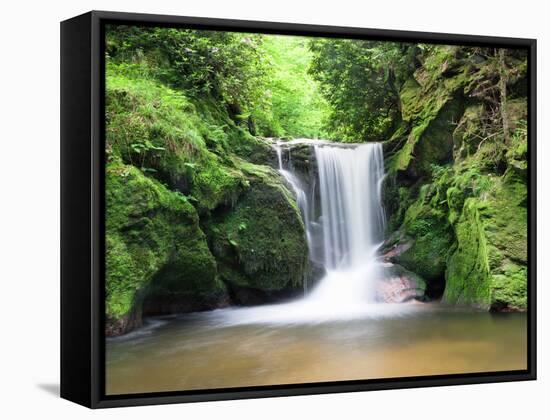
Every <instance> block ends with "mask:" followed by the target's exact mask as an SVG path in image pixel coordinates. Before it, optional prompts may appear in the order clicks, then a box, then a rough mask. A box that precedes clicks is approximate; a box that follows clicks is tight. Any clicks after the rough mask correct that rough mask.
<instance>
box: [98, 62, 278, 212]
mask: <svg viewBox="0 0 550 420" xmlns="http://www.w3.org/2000/svg"><path fill="white" fill-rule="evenodd" d="M107 74H108V77H107V91H106V96H107V151H108V153H109V154H110V155H112V156H120V157H121V158H122V159H123V161H124V162H125V163H126V164H130V165H133V166H136V167H139V168H141V169H142V171H144V172H146V173H147V174H149V175H150V176H153V177H155V178H157V179H159V180H160V181H162V182H164V183H166V184H167V185H168V186H169V187H170V188H171V189H175V190H178V191H180V192H182V193H183V194H185V195H188V196H190V197H191V198H193V199H194V201H193V203H194V204H195V205H196V206H197V207H198V208H199V210H200V211H210V210H212V209H214V208H216V207H218V206H220V205H227V204H229V203H231V202H233V201H235V199H236V197H237V196H238V195H239V194H240V193H241V192H242V191H243V186H244V184H246V178H245V177H244V175H243V174H242V173H241V172H240V171H239V170H238V169H236V168H235V167H234V166H233V165H232V161H231V157H230V156H231V155H233V154H237V155H242V156H244V157H246V158H248V159H251V160H254V159H258V160H261V159H262V158H264V157H265V156H267V154H268V149H269V146H268V145H267V144H265V143H263V142H261V141H260V140H258V139H256V138H254V137H252V136H251V135H250V134H249V133H247V132H246V131H245V130H243V129H242V128H241V127H238V126H236V125H235V123H234V122H233V121H232V120H231V119H230V118H229V117H228V114H227V111H225V110H222V109H220V108H219V105H216V104H215V103H214V102H213V101H212V100H210V99H208V98H203V99H202V100H200V101H198V100H196V99H193V100H191V99H189V98H188V97H187V96H185V94H184V93H182V92H181V91H176V90H174V89H172V88H169V87H167V86H165V85H163V84H161V83H159V82H158V81H157V80H154V79H148V78H146V77H143V75H136V74H133V73H132V71H129V70H128V68H127V66H121V65H115V64H113V63H109V64H108V66H107Z"/></svg>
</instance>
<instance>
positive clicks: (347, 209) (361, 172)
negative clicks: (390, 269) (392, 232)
mask: <svg viewBox="0 0 550 420" xmlns="http://www.w3.org/2000/svg"><path fill="white" fill-rule="evenodd" d="M315 156H316V159H317V165H318V168H319V186H320V196H321V219H322V225H323V245H324V265H325V268H326V270H327V275H326V277H325V278H324V279H323V280H322V281H321V283H320V284H319V286H318V287H317V288H316V289H315V290H314V291H313V293H311V295H310V296H309V297H308V298H307V299H309V300H318V301H322V302H324V303H325V304H326V305H339V306H342V308H341V309H342V310H345V307H347V306H350V305H351V306H357V305H363V304H365V303H369V302H372V301H373V300H374V284H375V281H376V280H377V279H379V278H380V275H381V273H380V270H381V266H380V264H379V263H378V262H377V261H376V251H377V249H378V246H379V244H380V242H381V241H382V239H383V232H384V223H385V218H384V210H383V207H382V197H381V183H382V180H383V177H384V158H383V154H382V146H381V145H380V144H377V143H374V144H362V145H358V146H356V147H353V148H343V147H335V146H319V145H317V146H315Z"/></svg>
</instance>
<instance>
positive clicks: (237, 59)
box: [106, 25, 267, 120]
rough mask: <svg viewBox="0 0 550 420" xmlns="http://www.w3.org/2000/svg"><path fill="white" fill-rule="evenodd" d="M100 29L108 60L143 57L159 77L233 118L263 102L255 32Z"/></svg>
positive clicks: (129, 60)
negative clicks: (208, 99) (211, 101)
mask: <svg viewBox="0 0 550 420" xmlns="http://www.w3.org/2000/svg"><path fill="white" fill-rule="evenodd" d="M106 33H107V54H108V56H109V57H111V58H112V59H114V60H116V61H118V62H126V63H132V62H134V63H135V62H138V63H139V62H143V61H145V62H147V63H148V64H149V67H150V68H151V70H152V73H153V74H154V76H155V77H156V78H158V79H159V80H161V81H163V82H165V83H168V84H170V85H172V86H174V87H177V88H179V89H183V90H185V92H187V94H188V95H190V96H192V97H194V98H199V97H202V96H203V95H209V96H211V97H213V98H215V99H216V100H218V101H220V102H221V103H222V104H223V105H225V106H227V107H228V109H229V110H230V112H232V116H233V117H234V118H235V119H242V120H244V119H245V116H246V114H247V113H249V112H250V111H251V110H254V109H257V108H261V107H263V106H265V102H264V95H263V91H262V87H263V79H264V77H265V76H266V72H267V65H266V62H265V57H264V56H263V55H262V54H261V51H260V46H261V43H262V36H261V35H257V34H241V33H235V32H223V31H199V30H190V29H187V30H186V29H171V28H153V27H151V28H149V27H138V26H124V25H116V26H109V27H108V28H107V31H106Z"/></svg>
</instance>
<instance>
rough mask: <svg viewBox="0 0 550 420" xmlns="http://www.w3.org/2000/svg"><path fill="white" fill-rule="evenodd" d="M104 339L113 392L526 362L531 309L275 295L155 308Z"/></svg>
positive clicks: (519, 366)
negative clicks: (255, 303) (357, 307)
mask: <svg viewBox="0 0 550 420" xmlns="http://www.w3.org/2000/svg"><path fill="white" fill-rule="evenodd" d="M390 308H392V309H390ZM379 309H382V310H379ZM288 311H290V312H288ZM285 313H286V314H287V315H288V314H290V316H285ZM273 314H281V316H273ZM106 346H107V347H106V393H107V394H108V395H113V394H126V393H144V392H159V391H179V390H196V389H206V388H227V387H241V386H256V385H273V384H295V383H307V382H324V381H342V380H356V379H373V378H392V377H406V376H419V375H439V374H455V373H474V372H494V371H510V370H523V369H526V368H527V316H526V315H525V314H520V313H499V314H491V313H487V312H472V311H471V310H459V309H451V308H446V307H442V306H439V305H436V304H402V305H399V309H395V307H393V306H387V305H381V306H380V307H378V309H377V308H373V309H372V310H370V311H364V312H357V313H354V316H353V317H349V318H345V317H344V318H342V317H340V318H339V317H326V318H323V317H318V318H315V317H301V316H299V314H298V315H297V314H293V313H292V307H291V306H289V305H286V306H285V305H273V306H269V307H259V308H243V309H221V310H216V311H211V312H203V313H194V314H188V315H182V316H177V317H167V318H166V317H165V318H149V319H147V320H146V321H145V325H144V327H143V328H141V329H139V330H137V331H134V332H132V333H130V334H127V335H125V336H122V337H118V338H113V339H108V340H107V344H106Z"/></svg>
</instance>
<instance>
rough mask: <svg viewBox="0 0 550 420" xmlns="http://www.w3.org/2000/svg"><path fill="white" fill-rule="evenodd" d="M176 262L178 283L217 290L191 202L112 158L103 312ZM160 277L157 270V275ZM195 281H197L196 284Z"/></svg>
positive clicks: (111, 315)
mask: <svg viewBox="0 0 550 420" xmlns="http://www.w3.org/2000/svg"><path fill="white" fill-rule="evenodd" d="M173 266H178V275H177V276H173V277H171V278H170V279H169V281H177V282H178V287H179V288H180V289H181V288H186V289H188V290H193V293H196V294H200V293H202V292H203V291H205V290H208V291H209V292H211V291H212V290H215V291H216V292H218V291H219V290H220V288H221V285H220V284H218V283H216V266H215V260H214V258H213V256H212V255H211V253H210V251H209V250H208V247H207V243H206V237H205V235H204V234H203V232H202V231H201V230H200V228H199V225H198V215H197V213H196V211H195V209H194V207H193V206H192V205H191V204H190V203H189V201H188V200H187V199H186V198H185V197H184V196H183V195H181V194H179V193H175V192H171V191H169V190H167V189H166V188H165V187H164V186H163V185H161V184H160V183H159V182H157V181H155V180H152V179H150V178H148V177H146V176H144V175H143V173H142V172H141V171H140V170H139V169H137V168H135V167H133V166H131V165H124V164H123V163H121V162H120V161H119V160H114V161H113V162H111V163H110V164H109V165H108V166H107V168H106V273H107V277H106V314H107V317H108V319H110V320H112V321H113V322H116V321H117V320H119V319H121V318H122V317H125V316H128V315H129V314H130V313H131V311H132V309H133V306H134V305H136V304H138V303H140V301H141V300H142V299H143V298H144V297H145V289H146V286H147V285H148V284H149V283H150V282H151V279H153V278H154V277H155V276H156V277H159V274H158V273H159V272H162V270H167V269H169V268H170V267H173ZM161 277H162V276H161ZM197 285H200V286H201V287H197Z"/></svg>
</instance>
